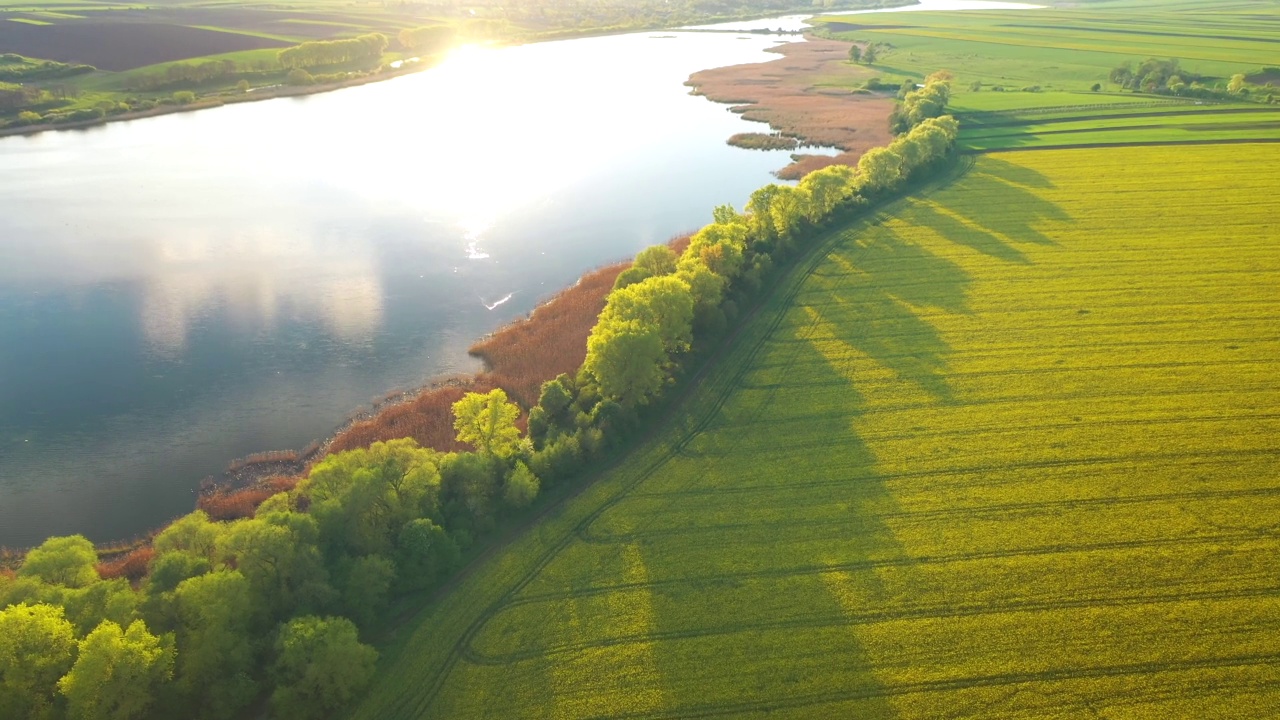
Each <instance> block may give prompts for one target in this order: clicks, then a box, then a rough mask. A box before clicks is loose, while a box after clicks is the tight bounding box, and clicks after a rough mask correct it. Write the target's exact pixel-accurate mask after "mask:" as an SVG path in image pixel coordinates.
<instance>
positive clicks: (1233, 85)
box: [1227, 73, 1245, 94]
mask: <svg viewBox="0 0 1280 720" xmlns="http://www.w3.org/2000/svg"><path fill="white" fill-rule="evenodd" d="M1244 86H1245V77H1244V75H1243V74H1239V73H1237V74H1235V75H1232V76H1231V81H1230V82H1228V83H1227V92H1229V93H1232V94H1235V93H1238V92H1240V91H1241V90H1244Z"/></svg>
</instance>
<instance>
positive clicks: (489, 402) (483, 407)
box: [453, 388, 520, 457]
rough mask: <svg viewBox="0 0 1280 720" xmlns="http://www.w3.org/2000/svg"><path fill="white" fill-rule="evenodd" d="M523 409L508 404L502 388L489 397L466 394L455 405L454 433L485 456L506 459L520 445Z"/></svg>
mask: <svg viewBox="0 0 1280 720" xmlns="http://www.w3.org/2000/svg"><path fill="white" fill-rule="evenodd" d="M519 417H520V407H519V406H517V405H516V404H515V403H512V402H508V401H507V394H506V393H505V392H503V390H502V388H495V389H493V390H490V391H489V392H487V393H483V394H481V393H467V394H466V395H465V396H463V398H462V399H461V400H459V401H458V402H456V403H454V404H453V429H454V430H456V431H457V432H458V442H464V443H467V444H469V445H471V446H472V447H474V448H475V449H476V450H479V451H480V452H482V453H485V454H486V455H496V456H497V457H507V456H509V455H511V453H513V452H515V450H516V448H517V447H518V446H519V444H520V429H519V428H517V427H516V419H517V418H519Z"/></svg>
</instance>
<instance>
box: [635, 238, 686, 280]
mask: <svg viewBox="0 0 1280 720" xmlns="http://www.w3.org/2000/svg"><path fill="white" fill-rule="evenodd" d="M631 264H632V266H634V267H638V268H641V269H643V270H644V271H645V272H647V273H648V274H649V277H652V276H654V275H670V274H671V273H673V272H675V271H676V253H675V251H674V250H672V249H671V248H669V247H667V246H666V245H653V246H651V247H647V248H645V249H644V250H641V251H640V253H639V254H638V255H636V259H635V260H634V261H633V262H632V263H631Z"/></svg>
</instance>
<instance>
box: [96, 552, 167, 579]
mask: <svg viewBox="0 0 1280 720" xmlns="http://www.w3.org/2000/svg"><path fill="white" fill-rule="evenodd" d="M155 556H156V551H155V549H154V548H152V547H151V545H150V543H149V542H148V544H146V545H140V546H138V547H136V548H134V549H133V550H130V551H129V552H127V553H125V554H123V555H120V556H119V557H116V558H114V559H110V560H103V561H100V562H99V563H98V577H100V578H102V579H103V580H114V579H115V578H125V579H126V580H128V581H129V582H131V583H135V584H136V583H138V582H141V581H142V578H144V577H146V576H147V570H148V569H149V568H150V566H151V559H152V558H154V557H155Z"/></svg>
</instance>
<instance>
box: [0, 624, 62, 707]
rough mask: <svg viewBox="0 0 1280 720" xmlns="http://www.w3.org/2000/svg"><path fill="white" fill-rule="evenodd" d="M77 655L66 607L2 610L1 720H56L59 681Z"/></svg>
mask: <svg viewBox="0 0 1280 720" xmlns="http://www.w3.org/2000/svg"><path fill="white" fill-rule="evenodd" d="M75 650H76V639H75V634H74V632H73V630H72V628H71V623H69V622H67V620H66V618H65V617H63V611H62V608H60V607H57V606H55V605H27V604H25V603H23V604H20V605H13V606H11V607H8V608H4V609H3V610H0V717H3V718H33V719H35V720H42V719H43V718H49V717H52V713H53V708H54V703H53V701H54V696H55V693H56V691H57V687H58V678H60V677H62V676H63V674H64V673H66V672H67V670H69V669H70V668H71V664H72V661H73V660H74V659H75Z"/></svg>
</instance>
